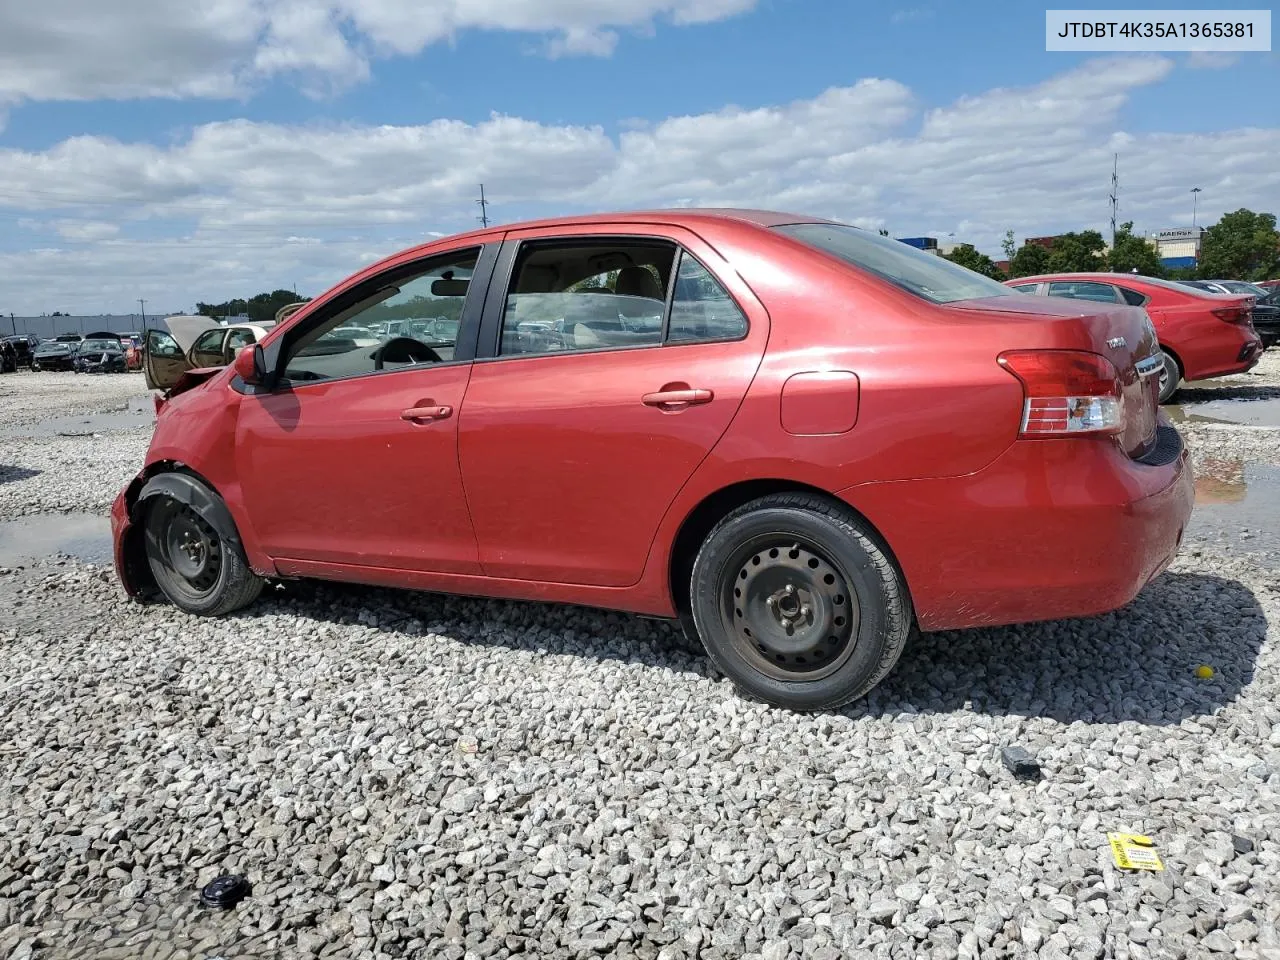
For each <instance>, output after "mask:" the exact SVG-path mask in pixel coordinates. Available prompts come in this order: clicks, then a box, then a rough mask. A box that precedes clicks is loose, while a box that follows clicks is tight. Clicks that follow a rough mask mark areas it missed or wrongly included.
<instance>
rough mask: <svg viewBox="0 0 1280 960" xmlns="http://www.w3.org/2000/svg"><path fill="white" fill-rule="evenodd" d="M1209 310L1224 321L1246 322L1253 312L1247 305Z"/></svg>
mask: <svg viewBox="0 0 1280 960" xmlns="http://www.w3.org/2000/svg"><path fill="white" fill-rule="evenodd" d="M1211 312H1212V313H1213V315H1214V316H1215V317H1217V318H1218V319H1219V320H1222V321H1223V322H1224V323H1248V322H1249V320H1250V318H1251V316H1252V314H1253V311H1252V310H1250V309H1249V308H1248V307H1219V308H1218V309H1216V310H1213V311H1211Z"/></svg>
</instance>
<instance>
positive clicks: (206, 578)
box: [161, 502, 222, 597]
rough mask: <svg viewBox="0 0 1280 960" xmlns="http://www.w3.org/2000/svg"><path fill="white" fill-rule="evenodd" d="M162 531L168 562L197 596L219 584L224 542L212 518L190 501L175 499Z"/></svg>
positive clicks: (207, 592)
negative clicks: (181, 501)
mask: <svg viewBox="0 0 1280 960" xmlns="http://www.w3.org/2000/svg"><path fill="white" fill-rule="evenodd" d="M167 512H168V516H167V518H166V521H167V522H166V523H165V524H164V527H163V532H162V534H161V544H162V546H163V550H164V559H165V565H166V566H168V568H169V569H170V570H172V571H173V572H174V574H176V575H177V576H178V577H180V578H181V579H182V581H183V582H184V583H185V585H186V586H187V588H188V589H189V590H190V591H191V592H192V593H193V594H194V595H196V596H197V597H200V596H206V595H208V594H209V593H211V592H212V591H213V590H214V588H215V587H216V586H217V585H218V577H219V575H220V574H221V572H222V542H221V540H220V538H219V537H218V534H217V532H216V531H215V530H214V529H213V527H211V526H210V525H209V524H208V522H207V521H206V520H205V519H204V518H203V517H202V516H200V514H198V513H196V512H195V511H194V510H192V509H191V508H190V507H188V506H187V505H186V504H182V503H175V502H171V503H170V504H169V505H168V508H167Z"/></svg>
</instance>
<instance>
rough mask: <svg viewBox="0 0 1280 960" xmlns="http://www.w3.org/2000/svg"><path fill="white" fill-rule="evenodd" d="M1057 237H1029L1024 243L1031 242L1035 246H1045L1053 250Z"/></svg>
mask: <svg viewBox="0 0 1280 960" xmlns="http://www.w3.org/2000/svg"><path fill="white" fill-rule="evenodd" d="M1057 239H1058V238H1057V237H1027V239H1026V240H1024V241H1023V244H1024V245H1026V244H1030V245H1031V246H1033V247H1044V248H1045V249H1046V250H1052V249H1053V242H1054V241H1055V240H1057Z"/></svg>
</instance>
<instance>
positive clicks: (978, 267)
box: [943, 243, 1004, 279]
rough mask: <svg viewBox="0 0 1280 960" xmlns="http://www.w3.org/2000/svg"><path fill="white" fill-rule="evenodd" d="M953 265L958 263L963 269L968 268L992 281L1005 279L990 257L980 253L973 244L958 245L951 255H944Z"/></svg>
mask: <svg viewBox="0 0 1280 960" xmlns="http://www.w3.org/2000/svg"><path fill="white" fill-rule="evenodd" d="M943 256H945V257H946V258H947V259H948V260H950V261H951V262H952V263H958V264H960V266H962V267H968V268H969V269H970V270H972V271H973V272H974V273H980V274H982V275H983V276H984V277H991V278H992V279H1003V278H1004V274H1003V273H1001V272H1000V270H999V268H998V267H997V266H996V265H995V261H994V260H992V259H991V258H990V257H988V256H987V255H986V254H985V253H979V252H978V250H977V249H975V248H974V246H973V244H971V243H962V244H960V245H958V246H957V247H956V248H955V249H954V250H952V251H951V252H950V253H947V254H943Z"/></svg>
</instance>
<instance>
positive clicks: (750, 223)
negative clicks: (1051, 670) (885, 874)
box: [112, 210, 1192, 709]
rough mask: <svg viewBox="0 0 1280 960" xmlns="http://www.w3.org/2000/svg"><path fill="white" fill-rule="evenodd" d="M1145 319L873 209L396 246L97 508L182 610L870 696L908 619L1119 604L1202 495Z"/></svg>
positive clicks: (941, 620)
mask: <svg viewBox="0 0 1280 960" xmlns="http://www.w3.org/2000/svg"><path fill="white" fill-rule="evenodd" d="M1162 370H1163V364H1162V359H1161V354H1160V347H1159V344H1158V343H1157V340H1156V336H1155V332H1154V330H1153V328H1152V326H1151V322H1150V320H1149V319H1148V317H1147V316H1146V314H1145V313H1144V312H1143V311H1142V310H1141V309H1138V308H1131V307H1126V306H1123V305H1111V306H1103V305H1101V304H1091V303H1087V302H1082V301H1073V300H1065V299H1059V298H1054V297H1030V296H1025V295H1022V294H1019V293H1017V292H1015V291H1013V290H1010V289H1009V288H1007V287H1005V286H1002V285H1001V284H999V283H997V282H995V281H993V280H989V279H987V278H985V277H981V276H979V275H977V274H975V273H972V272H970V271H968V270H965V269H963V268H961V267H959V266H956V265H955V264H952V263H950V262H948V261H947V260H944V259H942V258H939V257H934V256H930V255H928V254H925V253H922V252H920V251H918V250H915V249H913V248H912V247H909V246H907V245H906V244H903V243H899V242H897V241H894V240H889V239H887V238H883V237H879V236H876V235H875V234H873V233H869V232H867V231H864V230H860V229H857V228H855V227H851V226H846V225H843V224H839V223H833V222H830V221H825V220H820V219H815V218H812V217H804V216H793V215H786V214H778V213H769V212H761V211H739V210H679V211H657V212H647V213H634V214H610V215H600V216H589V217H579V218H568V219H561V220H554V221H542V222H536V223H528V224H521V225H515V226H506V227H494V228H489V229H486V230H482V231H478V232H474V233H469V234H465V235H461V236H457V237H451V238H447V239H443V240H438V241H435V242H432V243H429V244H426V245H424V246H420V247H415V248H413V249H411V250H406V251H404V252H403V253H400V254H397V255H395V256H393V257H390V258H388V259H386V260H384V261H382V262H380V263H377V264H375V265H374V266H372V267H369V268H368V269H365V270H363V271H361V272H360V273H358V274H356V275H354V276H352V277H351V278H350V279H348V280H345V281H343V282H342V283H340V284H338V285H337V286H336V287H334V288H333V289H331V290H329V291H328V292H327V293H325V294H323V295H322V296H319V297H317V298H316V299H315V300H312V301H310V302H308V303H307V304H305V305H304V306H302V307H301V308H299V309H298V310H297V312H296V313H293V314H292V315H290V316H288V317H287V318H284V319H283V321H282V322H281V323H280V324H279V325H278V326H276V327H275V328H274V329H272V330H271V331H270V332H269V333H267V335H266V336H265V337H263V339H262V340H261V342H258V343H254V344H252V345H249V346H247V347H244V348H243V349H241V350H240V352H239V353H238V354H237V355H236V357H235V359H234V361H233V362H232V363H231V364H230V365H228V366H224V367H220V368H203V369H200V368H197V369H193V370H188V371H186V372H185V373H184V375H183V376H182V377H181V378H180V380H179V381H178V383H177V384H176V385H175V386H174V387H173V389H171V390H170V392H169V393H168V395H167V396H164V397H161V398H160V399H159V400H158V401H157V405H158V415H157V420H156V429H155V435H154V438H153V440H152V444H151V448H150V450H149V452H148V454H147V458H146V463H145V465H144V467H143V469H142V471H141V473H139V474H138V476H137V478H136V479H135V480H134V481H133V482H131V483H130V484H129V485H128V487H127V488H126V489H125V490H124V491H123V492H122V493H121V494H120V496H119V498H118V499H117V500H116V502H115V505H114V507H113V511H112V523H113V528H114V533H115V549H116V567H117V570H118V573H119V575H120V577H121V579H122V581H123V582H124V585H125V588H126V589H127V591H128V592H129V593H130V594H131V595H134V596H137V597H149V596H161V597H163V598H167V599H168V600H169V601H170V602H172V603H174V604H176V605H177V606H179V607H181V608H182V609H183V610H186V611H188V612H190V613H193V614H203V615H219V614H225V613H228V612H229V611H232V610H235V609H237V608H240V607H243V606H245V605H247V604H249V603H250V602H251V601H253V600H254V599H255V598H256V597H257V596H258V594H259V592H260V590H261V589H262V585H263V583H264V582H266V581H268V580H279V579H288V578H322V579H330V580H342V581H349V582H358V583H366V584H379V585H383V586H389V587H402V588H413V589H422V590H431V591H439V592H449V593H461V594H471V595H481V596H491V597H506V598H518V599H524V600H543V601H556V602H567V603H578V604H587V605H593V606H599V607H607V608H614V609H618V610H624V611H632V612H635V613H638V614H643V615H648V616H654V617H663V618H671V619H673V620H676V619H678V620H679V621H681V623H682V624H683V626H684V628H685V629H686V631H687V632H689V633H690V635H691V636H695V637H697V638H698V639H699V640H700V641H701V642H702V644H703V645H704V646H705V647H706V649H707V652H708V653H709V654H710V656H711V658H712V659H713V661H714V662H715V664H716V665H717V666H718V667H719V668H720V669H721V670H722V671H723V672H724V673H725V674H726V675H727V676H728V677H730V678H731V679H732V680H733V681H734V682H735V683H736V684H737V685H738V687H739V688H740V689H742V690H743V691H745V692H746V693H748V694H750V695H752V696H755V697H758V698H761V699H763V700H765V701H768V702H770V703H774V704H778V705H782V706H786V707H790V708H794V709H826V708H832V707H835V706H838V705H840V704H843V703H845V702H848V701H850V700H852V699H855V698H858V697H860V696H862V695H863V694H865V693H866V692H867V691H868V690H870V689H871V688H872V687H873V686H875V685H876V684H877V683H878V682H879V681H880V680H881V679H882V678H883V677H884V676H885V675H886V674H887V673H888V672H889V671H890V670H891V669H892V667H893V666H894V663H895V662H896V661H897V659H898V657H899V655H900V654H901V652H902V650H903V647H904V645H905V644H906V643H907V641H908V637H909V636H910V635H911V634H912V632H913V630H915V629H917V628H918V629H920V630H925V631H932V630H945V629H953V628H960V627H973V626H979V625H992V624H1009V623H1015V622H1021V621H1031V620H1041V619H1051V618H1059V617H1082V616H1089V615H1092V614H1098V613H1102V612H1105V611H1109V610H1113V609H1116V608H1117V607H1120V606H1122V605H1124V604H1126V603H1128V602H1129V601H1130V600H1131V599H1132V598H1133V597H1134V596H1135V595H1136V594H1137V593H1138V591H1139V590H1141V589H1142V587H1143V586H1144V585H1145V584H1146V583H1147V582H1148V581H1150V580H1151V579H1152V578H1153V577H1155V576H1156V575H1157V574H1159V573H1160V572H1161V571H1162V570H1163V569H1164V568H1165V567H1166V566H1167V565H1168V564H1169V562H1170V561H1171V559H1172V558H1173V556H1174V553H1175V552H1176V550H1177V548H1178V544H1179V542H1180V540H1181V537H1182V532H1183V526H1184V524H1185V523H1186V521H1187V518H1188V516H1189V514H1190V512H1191V504H1192V480H1191V473H1190V469H1189V467H1188V465H1187V455H1186V452H1185V450H1184V448H1183V445H1182V441H1181V438H1180V437H1179V435H1178V433H1177V431H1176V430H1175V429H1174V428H1173V427H1172V426H1171V425H1170V423H1169V422H1168V421H1167V420H1166V419H1165V418H1164V415H1163V414H1162V413H1161V412H1160V411H1159V408H1158V404H1157V397H1158V393H1159V384H1160V373H1161V371H1162Z"/></svg>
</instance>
